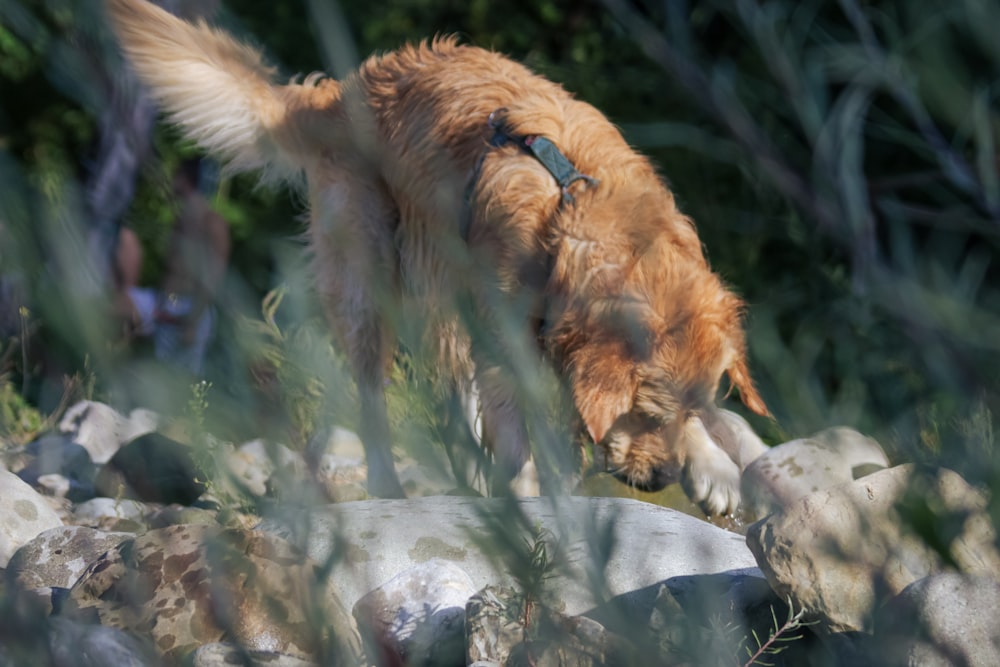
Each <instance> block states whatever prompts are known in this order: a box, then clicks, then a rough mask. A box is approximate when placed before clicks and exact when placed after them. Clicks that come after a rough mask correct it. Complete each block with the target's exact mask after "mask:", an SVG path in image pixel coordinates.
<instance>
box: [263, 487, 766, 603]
mask: <svg viewBox="0 0 1000 667" xmlns="http://www.w3.org/2000/svg"><path fill="white" fill-rule="evenodd" d="M259 529H261V530H266V531H272V532H276V533H278V534H280V535H282V536H283V537H286V538H288V539H290V540H291V541H292V542H294V543H298V544H299V545H300V546H301V547H302V548H303V549H304V550H305V551H306V553H308V555H309V556H310V557H311V558H312V559H314V560H316V561H318V562H320V563H329V564H330V565H331V568H332V569H331V575H330V577H331V580H332V582H333V584H334V586H335V587H336V588H337V590H338V593H339V595H340V599H341V600H343V602H344V604H345V605H346V606H347V607H349V608H353V606H354V604H355V603H356V602H357V601H358V600H359V599H360V598H361V597H362V596H363V595H364V594H365V593H367V592H368V591H370V590H372V589H374V588H377V587H378V586H381V585H383V584H384V583H385V582H387V581H389V580H390V579H392V578H393V577H394V576H396V575H397V574H399V573H400V572H403V571H405V570H408V569H410V568H412V567H414V566H415V565H418V564H420V563H424V562H427V561H429V560H431V559H433V558H441V559H445V560H449V561H453V562H454V563H456V564H457V565H459V567H461V568H462V569H463V570H465V572H466V573H467V574H468V575H469V576H470V577H471V579H472V582H473V584H474V585H475V588H476V589H477V590H478V589H481V588H484V587H485V586H487V585H494V586H510V585H515V584H516V579H515V577H514V576H513V573H514V572H516V571H520V572H521V574H522V575H527V576H531V574H532V573H531V572H530V571H527V570H530V569H531V568H530V566H528V565H526V563H525V559H527V560H529V561H530V558H531V555H530V552H531V548H532V547H533V546H537V544H538V542H539V541H543V542H544V543H545V547H546V554H547V555H546V558H545V560H546V562H547V567H548V568H549V570H550V572H549V573H548V575H550V576H547V581H548V584H549V585H551V586H552V588H553V589H554V590H558V591H559V592H560V599H561V601H562V602H563V603H564V607H563V609H562V612H563V613H565V614H566V615H576V614H580V613H583V612H585V611H587V610H590V609H592V608H594V607H595V606H597V605H599V604H601V603H603V602H605V601H607V600H609V599H611V598H612V597H615V596H625V595H626V594H630V593H633V592H637V591H640V590H642V589H648V587H650V586H652V585H654V584H657V583H660V582H662V581H664V580H666V579H669V578H671V577H677V576H686V575H698V574H715V573H721V572H729V571H739V572H740V573H746V572H747V571H752V572H754V573H757V574H759V571H758V570H757V568H756V562H755V561H754V558H753V554H752V553H751V552H750V550H749V549H748V548H747V546H746V544H745V543H744V539H743V537H742V536H740V535H737V534H735V533H730V532H728V531H725V530H722V529H721V528H717V527H715V526H713V525H711V524H708V523H706V522H704V521H699V520H698V519H695V518H693V517H690V516H687V515H685V514H682V513H681V512H677V511H674V510H670V509H666V508H662V507H657V506H655V505H650V504H647V503H643V502H640V501H636V500H629V499H623V498H581V497H559V498H549V497H542V498H521V499H513V498H510V499H507V498H488V499H484V498H466V497H449V496H436V497H428V498H416V499H410V500H369V501H362V502H352V503H341V504H336V505H328V506H325V507H321V508H317V509H314V510H311V511H308V512H295V513H288V514H287V515H285V516H283V517H278V516H276V517H272V518H269V519H268V520H266V521H264V522H263V524H262V525H261V526H260V527H259ZM519 559H520V560H519ZM518 561H519V562H518ZM536 574H537V572H536Z"/></svg>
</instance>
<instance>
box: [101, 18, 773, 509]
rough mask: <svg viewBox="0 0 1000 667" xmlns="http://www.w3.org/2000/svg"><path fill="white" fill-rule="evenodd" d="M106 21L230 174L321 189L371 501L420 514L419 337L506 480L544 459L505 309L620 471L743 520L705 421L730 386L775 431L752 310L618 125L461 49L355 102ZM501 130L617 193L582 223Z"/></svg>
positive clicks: (426, 61)
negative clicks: (415, 353) (410, 350)
mask: <svg viewBox="0 0 1000 667" xmlns="http://www.w3.org/2000/svg"><path fill="white" fill-rule="evenodd" d="M107 5H108V9H109V13H110V16H111V18H112V24H113V26H114V28H115V31H116V33H117V35H118V37H119V39H120V41H121V44H122V47H123V50H124V52H125V54H126V56H127V59H128V60H129V61H130V63H131V65H132V66H133V67H134V68H135V70H136V72H137V73H138V74H139V76H140V77H141V78H142V80H143V81H144V82H145V83H146V84H147V85H148V86H149V88H150V90H151V91H152V94H153V95H154V96H155V98H156V99H157V100H158V101H159V102H160V103H161V105H162V106H163V108H164V109H165V110H166V111H167V112H168V114H169V115H170V118H171V120H172V121H173V122H174V123H176V124H177V125H179V126H180V127H181V128H182V129H183V131H184V132H185V133H186V134H187V136H189V137H190V138H192V139H194V140H195V141H196V142H198V143H199V144H200V145H201V146H202V147H204V149H205V150H207V151H208V152H210V153H211V154H213V155H216V156H218V157H220V158H222V159H224V160H226V161H228V164H229V167H230V169H234V170H263V171H264V173H265V175H266V176H271V177H277V178H285V179H290V180H295V179H296V178H298V177H299V176H300V175H304V178H305V183H306V188H307V190H308V195H309V201H310V207H311V213H310V236H311V242H312V246H313V248H314V251H315V260H316V261H315V272H316V280H317V283H316V284H317V286H318V289H319V292H320V294H321V295H322V297H323V300H324V304H325V307H326V309H327V312H328V314H329V318H330V321H331V324H332V327H333V329H334V331H335V332H336V334H337V335H338V336H339V338H340V340H341V342H342V344H343V345H344V348H345V349H346V351H347V354H348V356H349V358H350V359H351V361H352V363H353V365H354V372H355V373H356V377H357V381H358V383H359V387H360V389H361V397H362V406H363V422H364V425H363V427H362V434H361V435H362V439H363V440H364V441H365V444H366V447H367V452H368V458H369V488H370V490H371V491H372V492H373V493H375V494H376V495H399V494H400V493H401V488H400V486H399V483H398V481H397V478H396V475H395V471H394V469H393V466H392V458H391V454H390V453H389V450H388V441H389V431H388V425H387V422H386V414H385V403H384V397H383V396H382V394H381V392H382V386H383V377H384V372H385V368H386V364H387V363H388V361H389V360H390V359H391V355H392V352H393V350H394V347H395V342H394V339H395V331H396V329H397V328H398V327H399V326H403V325H407V326H408V325H410V324H411V321H412V320H413V319H417V320H419V322H420V327H422V329H423V330H424V331H425V332H426V335H425V339H424V340H425V341H426V345H427V346H428V347H429V348H430V347H433V348H435V354H436V355H437V358H438V359H439V360H440V363H441V364H442V365H443V367H445V368H447V369H449V370H450V373H451V375H452V377H453V378H454V380H455V382H456V383H457V384H461V382H462V381H463V379H464V378H465V377H467V375H468V373H470V372H473V371H471V369H473V368H474V375H475V379H476V384H477V386H478V388H479V391H480V395H481V397H482V409H483V430H484V434H483V435H484V439H485V440H486V441H487V443H488V444H489V445H490V446H491V447H492V448H493V450H494V452H495V455H496V457H497V458H498V460H500V461H501V462H502V463H503V464H504V465H502V466H501V467H505V468H506V469H508V470H509V471H511V473H512V472H513V471H516V470H517V469H518V468H519V467H520V466H521V465H522V464H523V463H524V462H525V460H526V459H527V457H528V451H529V450H528V444H527V430H526V427H525V423H524V417H523V415H522V412H521V411H520V409H519V407H518V403H519V398H518V396H517V393H516V391H515V386H514V385H515V383H514V382H513V380H512V373H511V369H510V367H509V365H508V364H506V363H505V360H504V359H503V358H502V356H503V355H498V354H496V353H495V349H496V348H495V347H493V348H490V349H493V350H494V352H490V351H488V350H487V349H486V348H487V347H489V346H483V347H481V346H479V345H478V344H477V342H476V341H472V340H471V339H470V336H469V335H468V334H467V332H466V329H465V327H463V326H462V322H461V319H460V318H459V317H458V316H457V312H458V309H457V305H456V304H457V303H458V302H459V301H460V300H461V299H463V298H466V297H469V298H471V299H472V302H473V303H475V304H476V306H477V308H478V309H479V310H478V312H479V315H480V316H481V319H482V321H483V322H492V321H495V313H494V312H492V311H491V306H490V303H493V301H491V299H492V297H491V295H496V294H499V295H502V297H504V298H505V299H506V300H507V301H508V302H509V303H511V304H515V305H518V306H519V307H518V308H514V310H513V312H517V313H520V317H521V320H522V324H523V329H524V333H525V336H534V335H536V333H537V334H538V335H539V339H540V345H539V349H540V350H541V351H543V352H544V353H545V354H546V355H547V357H548V358H549V359H550V360H551V361H552V363H553V364H554V365H555V367H556V370H557V371H558V372H559V373H560V374H561V376H562V377H563V378H564V379H565V381H566V383H567V385H568V387H569V389H570V392H571V394H572V397H573V400H574V403H575V406H576V410H577V411H578V413H579V417H580V420H581V422H582V426H583V430H584V431H585V432H586V433H587V434H588V435H589V436H590V437H591V438H592V439H593V441H594V442H595V443H597V444H599V445H601V446H602V447H603V448H604V450H605V451H606V454H607V456H606V458H607V462H608V465H609V466H610V468H611V469H612V470H613V471H614V472H616V473H617V474H618V475H619V476H620V477H621V478H622V479H624V480H625V481H627V482H629V483H631V484H634V485H637V486H640V487H648V488H654V487H658V486H662V485H663V484H665V483H667V482H670V481H673V480H675V479H682V481H684V482H685V488H686V490H687V491H688V493H689V495H691V496H692V498H693V499H694V500H695V501H697V502H700V503H702V505H703V506H704V507H705V508H706V510H708V511H710V512H726V511H730V510H732V509H735V506H736V503H737V502H738V498H739V495H738V482H739V468H738V466H737V465H736V463H734V462H733V460H732V459H731V458H730V457H729V456H727V455H726V454H725V453H724V452H723V451H722V450H721V449H720V448H719V447H718V446H717V445H716V443H715V442H714V441H713V440H712V439H711V437H710V436H709V435H708V433H707V431H706V429H705V426H704V423H703V419H702V417H703V416H705V415H706V414H708V412H709V411H711V409H712V406H713V404H714V399H715V394H716V392H717V390H718V385H719V381H720V378H721V376H722V375H723V373H728V375H729V378H730V380H731V382H732V383H733V385H735V387H736V388H737V389H738V390H739V394H740V397H741V398H742V399H743V401H744V402H745V403H746V405H747V406H749V408H750V409H751V410H753V411H754V412H757V413H759V414H765V413H766V408H765V406H764V404H763V402H762V401H761V399H760V397H759V396H758V394H757V392H756V391H755V389H754V386H753V383H752V382H751V380H750V375H749V372H748V370H747V363H746V353H745V349H744V336H743V332H742V325H741V318H742V310H743V304H742V302H741V300H740V299H739V298H737V297H736V296H735V295H734V294H732V293H731V292H729V291H728V290H727V289H726V287H725V286H724V285H723V283H722V282H721V281H720V279H719V278H718V276H716V275H715V274H714V273H713V272H712V271H711V270H710V268H709V266H708V264H707V262H706V260H705V257H704V255H703V253H702V248H701V243H700V241H699V239H698V236H697V233H696V231H695V227H694V225H693V224H692V222H691V221H690V220H689V219H688V218H687V217H685V216H684V215H683V214H682V213H681V212H680V211H678V209H677V207H676V205H675V202H674V198H673V195H672V194H671V192H670V191H669V190H668V189H667V188H666V186H665V185H664V184H663V182H662V181H661V180H660V178H658V176H657V175H656V173H655V171H654V169H653V167H652V166H651V165H650V163H649V162H648V161H647V160H646V159H645V158H643V157H642V156H640V155H639V154H637V153H636V152H635V151H633V150H632V149H631V148H630V147H629V146H628V145H627V144H626V143H625V141H624V139H623V138H622V136H621V134H620V133H619V132H618V130H617V129H616V128H615V127H614V126H613V125H612V124H611V123H609V122H608V120H607V119H606V118H605V117H604V116H603V115H602V114H601V113H600V112H599V111H597V110H596V109H595V108H593V107H592V106H590V105H588V104H585V103H583V102H580V101H577V100H575V99H573V97H572V96H571V95H569V94H568V93H567V92H566V91H564V90H563V89H562V88H561V87H560V86H558V85H556V84H554V83H552V82H550V81H548V80H547V79H545V78H542V77H540V76H537V75H535V74H533V73H531V72H530V71H528V70H527V69H526V68H525V67H523V66H522V65H520V64H518V63H516V62H514V61H512V60H510V59H508V58H505V57H503V56H501V55H498V54H496V53H493V52H490V51H487V50H483V49H480V48H475V47H472V46H465V45H461V44H458V43H456V41H455V40H454V39H453V38H441V39H435V40H433V41H431V42H429V43H422V44H420V45H417V46H405V47H403V48H401V49H399V50H398V51H394V52H392V53H388V54H385V55H381V56H375V57H372V58H369V59H368V60H366V61H365V62H364V63H363V64H362V65H361V67H360V68H359V69H358V71H357V72H355V73H353V74H351V75H350V76H348V77H346V78H345V79H344V80H342V81H339V82H338V81H333V80H331V79H326V78H316V77H311V78H308V79H307V80H305V81H302V82H293V83H290V84H287V85H277V84H275V83H273V72H272V71H271V69H269V68H268V67H267V66H265V65H264V64H263V61H262V58H261V56H260V54H259V53H257V52H256V51H254V50H252V49H250V48H248V47H246V46H243V45H241V44H239V43H237V42H235V41H234V40H233V39H232V38H230V37H229V36H227V35H226V34H224V33H222V32H219V31H217V30H214V29H212V28H210V27H208V26H207V25H204V24H199V25H193V24H189V23H186V22H184V21H181V20H179V19H177V18H175V17H174V16H172V15H170V14H168V13H167V12H165V11H163V10H161V9H159V8H157V7H156V6H154V5H152V4H149V3H147V2H145V0H108V2H107ZM498 110H499V111H498ZM494 112H498V114H499V118H498V122H499V123H502V125H503V127H504V128H505V129H506V131H507V132H508V133H510V134H511V135H515V136H521V135H539V136H544V137H546V138H548V139H549V140H551V141H552V142H554V143H555V145H556V146H558V148H559V149H560V150H561V151H562V153H563V154H564V155H566V156H567V157H568V158H569V159H570V160H571V161H572V162H573V164H574V165H575V166H576V167H577V169H579V170H580V171H581V172H583V173H585V174H588V175H589V176H592V177H593V178H595V179H597V181H598V184H597V185H591V184H587V183H583V182H579V183H577V184H575V185H573V186H572V187H571V191H572V195H573V201H572V202H568V203H564V202H563V199H562V195H561V192H560V188H559V186H558V185H557V183H556V182H555V180H554V178H553V177H552V175H551V174H550V173H549V172H548V171H547V170H546V169H545V167H544V166H543V165H542V164H541V163H540V162H539V161H538V160H537V159H535V158H534V157H532V156H530V155H528V154H527V153H526V152H525V151H523V149H521V148H520V147H518V146H517V145H514V144H510V143H508V144H507V145H503V146H492V145H491V144H490V140H491V137H492V136H493V133H494V130H493V128H491V127H490V125H489V123H488V122H487V119H488V118H489V117H490V115H491V114H492V113H494ZM463 216H464V217H465V218H464V223H463ZM463 229H464V230H465V231H466V233H465V234H464V235H463V233H462V230H463ZM463 236H464V237H465V238H463ZM386 303H391V304H394V305H395V306H396V307H397V308H399V309H401V312H403V313H404V314H406V321H404V322H402V323H400V321H399V320H393V319H392V318H390V317H388V316H387V309H386V308H385V304H386ZM491 318H494V319H491ZM496 335H497V336H499V334H498V333H497V334H496Z"/></svg>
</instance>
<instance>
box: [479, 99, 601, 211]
mask: <svg viewBox="0 0 1000 667" xmlns="http://www.w3.org/2000/svg"><path fill="white" fill-rule="evenodd" d="M506 110H507V109H504V108H501V109H497V110H496V111H494V112H493V113H491V114H490V118H489V124H490V127H492V128H493V131H494V134H493V138H492V139H491V140H490V144H491V145H493V146H503V145H505V144H507V143H513V144H515V145H517V146H520V147H521V148H522V149H523V150H525V151H527V152H528V153H530V154H531V155H533V156H534V157H535V159H536V160H538V161H539V162H541V163H542V166H543V167H545V168H546V169H548V170H549V173H550V174H552V177H553V178H555V179H556V183H558V184H559V189H560V190H561V191H562V196H563V203H566V204H572V203H574V202H575V199H574V198H573V195H572V194H571V193H570V191H569V186H570V185H572V184H573V183H575V182H577V181H584V182H586V183H587V185H590V186H596V185H597V184H598V182H599V181H598V180H597V179H596V178H593V177H591V176H587V175H586V174H582V173H580V172H579V171H578V170H577V168H576V167H575V166H574V165H573V163H572V162H570V161H569V158H567V157H566V156H565V155H563V154H562V151H560V150H559V148H558V147H557V146H556V145H555V143H553V142H552V141H551V140H550V139H548V138H546V137H543V136H541V135H538V134H528V135H516V134H512V133H511V132H510V131H509V130H508V129H507V127H506V125H505V124H504V122H503V120H502V119H500V118H498V114H501V113H502V112H504V111H506Z"/></svg>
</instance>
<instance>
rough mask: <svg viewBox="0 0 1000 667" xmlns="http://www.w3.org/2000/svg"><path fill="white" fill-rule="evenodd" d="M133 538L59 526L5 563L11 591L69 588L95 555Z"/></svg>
mask: <svg viewBox="0 0 1000 667" xmlns="http://www.w3.org/2000/svg"><path fill="white" fill-rule="evenodd" d="M130 537H132V535H130V534H128V533H106V532H103V531H100V530H94V529H93V528H84V527H82V526H58V527H56V528H50V529H49V530H46V531H45V532H43V533H41V534H39V535H38V536H37V537H35V538H34V539H32V540H31V541H30V542H28V543H27V544H25V545H24V546H22V547H21V548H20V549H18V550H17V552H16V553H15V554H14V555H13V557H12V558H11V559H10V562H9V563H8V564H7V580H8V581H9V582H10V586H11V587H12V588H18V589H20V590H30V589H32V588H44V587H53V586H56V587H59V588H69V587H71V586H72V585H73V584H74V583H76V580H77V578H78V577H79V576H80V575H81V574H83V571H84V570H85V569H86V568H87V566H88V565H90V563H91V562H93V561H94V560H96V559H97V557H98V556H100V555H101V554H103V553H104V552H106V551H107V550H108V549H113V548H114V547H116V546H118V545H119V544H120V543H121V542H123V541H125V540H126V539H128V538H130Z"/></svg>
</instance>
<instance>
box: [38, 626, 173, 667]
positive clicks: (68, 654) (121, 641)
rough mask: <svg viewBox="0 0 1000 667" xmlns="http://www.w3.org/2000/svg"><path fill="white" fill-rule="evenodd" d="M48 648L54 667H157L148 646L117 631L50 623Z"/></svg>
mask: <svg viewBox="0 0 1000 667" xmlns="http://www.w3.org/2000/svg"><path fill="white" fill-rule="evenodd" d="M49 646H50V648H51V651H52V661H53V663H54V665H56V666H57V667H62V666H63V665H73V666H74V667H108V665H114V666H115V667H151V666H153V665H158V664H160V661H159V659H158V658H157V657H156V653H155V651H153V648H152V647H151V646H150V645H149V643H148V642H146V641H143V640H142V639H140V638H138V637H136V636H135V635H132V634H130V633H128V632H125V631H124V630H120V629H118V628H108V627H102V626H100V625H92V624H87V623H81V622H78V621H74V620H71V619H67V618H61V617H58V616H56V617H53V618H51V619H49Z"/></svg>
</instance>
